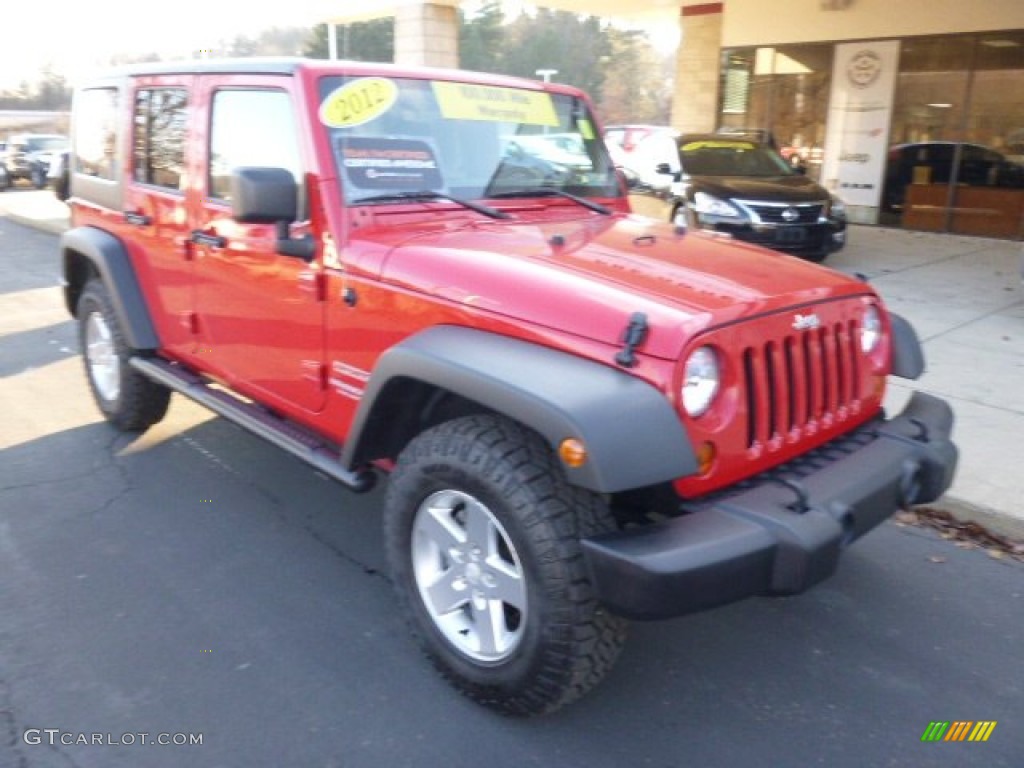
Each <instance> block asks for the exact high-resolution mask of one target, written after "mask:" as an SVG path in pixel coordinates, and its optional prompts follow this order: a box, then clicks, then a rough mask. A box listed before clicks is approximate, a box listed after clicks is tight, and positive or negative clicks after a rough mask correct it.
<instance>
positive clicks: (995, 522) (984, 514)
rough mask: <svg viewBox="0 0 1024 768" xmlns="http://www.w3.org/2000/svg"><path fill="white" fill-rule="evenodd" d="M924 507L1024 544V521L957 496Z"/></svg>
mask: <svg viewBox="0 0 1024 768" xmlns="http://www.w3.org/2000/svg"><path fill="white" fill-rule="evenodd" d="M920 506H922V507H934V508H936V509H942V510H945V511H946V512H949V514H951V515H952V516H953V517H954V518H956V519H957V520H959V521H960V522H969V523H978V524H979V525H981V526H983V527H984V528H987V529H988V530H989V531H991V532H992V533H996V534H999V535H1000V536H1003V537H1005V538H1007V539H1010V540H1011V541H1014V542H1024V519H1021V518H1019V517H1014V516H1012V515H1008V514H1006V513H1005V512H999V511H997V510H994V509H991V508H989V507H981V506H978V505H977V504H972V503H971V502H969V501H964V500H963V499H958V498H957V497H955V496H943V497H941V498H939V499H937V500H936V501H933V502H931V503H929V504H922V505H920Z"/></svg>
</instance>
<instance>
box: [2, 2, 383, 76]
mask: <svg viewBox="0 0 1024 768" xmlns="http://www.w3.org/2000/svg"><path fill="white" fill-rule="evenodd" d="M359 5H365V2H353V0H285V1H284V2H259V0H255V1H254V0H22V1H21V2H11V0H6V2H4V3H3V6H2V8H3V13H2V25H3V27H4V39H3V45H2V46H0V89H4V88H14V87H17V85H18V84H19V83H21V82H22V81H24V80H28V81H29V82H34V81H36V80H38V79H39V75H40V73H41V72H42V71H43V69H44V68H45V67H46V66H48V65H49V66H51V67H52V68H53V70H54V71H56V72H58V73H60V74H63V75H64V76H65V77H67V78H68V80H69V81H71V82H74V80H75V79H76V78H77V77H83V76H88V75H89V74H90V72H91V71H95V70H96V69H101V68H103V67H104V66H105V65H107V64H108V62H109V61H110V58H111V57H112V56H114V55H116V54H132V53H134V54H142V53H147V52H150V51H155V52H157V53H159V54H161V55H162V56H164V57H165V58H167V57H171V56H175V55H178V56H183V55H187V54H188V53H189V52H190V51H193V50H199V49H202V48H207V47H213V46H215V45H216V44H217V43H218V42H219V41H220V40H230V39H232V38H234V37H235V36H236V35H255V34H256V33H258V32H260V31H261V30H263V29H267V28H269V27H273V26H279V27H280V26H310V27H312V26H313V25H314V24H316V23H317V21H322V20H323V19H324V18H325V16H328V15H330V14H331V13H332V12H336V11H337V9H338V8H339V7H345V6H349V7H353V6H359Z"/></svg>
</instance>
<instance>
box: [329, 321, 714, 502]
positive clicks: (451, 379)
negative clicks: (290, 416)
mask: <svg viewBox="0 0 1024 768" xmlns="http://www.w3.org/2000/svg"><path fill="white" fill-rule="evenodd" d="M403 380H404V381H415V382H418V383H422V384H425V385H428V386H431V387H436V388H437V389H439V390H442V391H446V392H450V393H453V394H455V395H457V396H459V397H461V398H464V399H466V400H468V401H471V402H474V403H476V404H479V405H480V406H482V407H484V408H486V409H488V410H490V411H493V412H495V413H500V414H503V415H505V416H507V417H508V418H510V419H513V420H515V421H517V422H519V423H521V424H523V425H525V426H526V427H529V428H530V429H533V430H534V431H535V432H537V433H539V434H540V435H541V436H542V437H543V438H544V439H545V440H546V441H547V442H548V444H549V445H550V446H551V447H552V449H556V450H557V448H558V446H559V444H560V443H561V442H562V441H563V440H565V439H566V438H570V437H574V438H577V439H579V440H581V441H582V442H583V443H584V445H585V446H586V448H587V452H588V455H589V458H588V460H587V462H586V463H585V464H584V465H583V466H582V467H575V468H574V467H569V466H565V465H564V464H563V467H564V469H565V473H566V477H567V479H568V480H569V482H570V483H572V484H574V485H577V486H581V487H583V488H588V489H590V490H593V491H596V492H600V493H615V492H618V491H624V490H629V489H633V488H641V487H645V486H650V485H656V484H659V483H664V482H668V481H670V480H673V479H675V478H678V477H684V476H686V475H691V474H694V473H695V472H696V471H697V466H698V464H697V460H696V458H695V456H694V452H693V447H692V445H691V443H690V441H689V439H688V437H687V435H686V431H685V428H684V426H683V424H682V422H681V421H680V419H679V416H678V414H676V412H675V410H674V409H673V407H672V404H671V403H670V402H669V400H668V399H667V398H666V397H665V395H664V394H663V393H662V392H659V391H658V390H657V389H656V388H655V387H654V386H652V385H651V384H649V383H647V382H646V381H644V380H642V379H639V378H637V377H636V376H632V375H630V374H628V373H626V372H624V371H622V370H620V369H617V368H614V367H612V366H606V365H601V364H600V363H597V362H594V361H593V360H588V359H585V358H581V357H577V356H575V355H572V354H569V353H566V352H562V351H559V350H557V349H552V348H549V347H545V346H541V345H539V344H534V343H531V342H528V341H523V340H520V339H514V338H509V337H506V336H500V335H497V334H494V333H489V332H486V331H479V330H474V329H471V328H464V327H458V326H435V327H433V328H429V329H427V330H424V331H421V332H419V333H417V334H415V335H413V336H411V337H409V338H407V339H405V340H403V341H402V342H400V343H399V344H397V345H395V346H394V347H392V348H391V349H389V350H388V351H386V352H385V353H384V354H383V355H381V357H380V359H379V361H378V363H377V365H376V367H375V368H374V371H373V373H372V375H371V376H370V379H369V381H368V383H367V387H366V390H365V392H364V394H363V397H362V399H361V402H360V404H359V408H358V410H357V411H356V415H355V418H354V421H353V425H352V429H351V431H350V434H349V440H348V441H346V444H345V450H344V452H343V455H342V463H343V464H344V465H345V466H354V465H356V464H359V463H362V462H365V461H368V460H372V459H375V458H381V456H375V455H372V454H373V452H374V451H375V450H379V449H380V448H381V444H380V440H379V438H375V437H374V436H373V432H374V430H375V429H376V428H381V427H383V425H384V424H386V423H387V419H388V418H389V416H390V417H392V418H393V417H394V416H395V414H394V411H393V409H392V407H391V406H390V405H389V402H391V403H393V401H390V400H389V397H387V396H385V397H381V395H382V393H384V392H385V391H386V389H387V388H388V387H389V386H390V385H392V384H394V383H395V382H401V381H403ZM389 411H390V413H389ZM392 447H394V446H392Z"/></svg>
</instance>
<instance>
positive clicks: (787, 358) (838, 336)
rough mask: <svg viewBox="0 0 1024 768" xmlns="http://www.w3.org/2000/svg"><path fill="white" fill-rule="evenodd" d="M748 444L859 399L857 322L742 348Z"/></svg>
mask: <svg viewBox="0 0 1024 768" xmlns="http://www.w3.org/2000/svg"><path fill="white" fill-rule="evenodd" d="M742 360H743V366H742V367H743V378H744V387H745V390H746V400H747V414H748V421H747V447H748V448H749V447H752V446H754V445H755V444H764V443H767V442H768V441H770V440H772V439H775V438H778V437H782V436H784V435H785V434H786V433H788V432H790V431H792V430H794V429H801V428H803V427H805V426H807V425H808V424H811V423H817V422H820V421H821V420H822V419H824V418H825V417H826V416H828V415H831V414H835V413H836V412H837V411H839V410H840V409H843V408H846V407H847V406H849V405H850V403H852V402H853V401H854V400H857V399H859V398H860V394H861V393H860V392H859V391H858V389H859V381H860V373H859V370H858V366H859V365H860V359H859V355H858V350H857V328H856V323H854V322H853V321H849V322H847V323H838V322H837V323H832V324H828V325H822V326H820V327H818V328H813V329H810V330H806V331H802V332H797V333H794V334H790V335H787V336H785V337H784V338H781V339H773V340H771V341H768V342H765V343H764V344H762V345H760V346H757V347H747V348H746V349H745V350H744V351H743V358H742Z"/></svg>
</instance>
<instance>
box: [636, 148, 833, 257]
mask: <svg viewBox="0 0 1024 768" xmlns="http://www.w3.org/2000/svg"><path fill="white" fill-rule="evenodd" d="M661 141H662V146H660V147H659V148H658V150H657V151H654V152H647V153H643V152H640V150H639V148H638V149H637V151H636V152H635V153H634V154H635V155H636V156H637V157H645V158H648V160H647V163H648V164H649V165H651V167H650V168H647V167H644V168H632V169H628V168H627V169H625V171H626V177H627V183H628V184H629V187H630V200H631V203H632V204H633V208H634V210H636V211H637V212H639V213H644V214H647V215H653V216H656V217H658V218H665V219H669V220H671V221H674V222H675V223H676V224H678V225H682V226H687V227H691V228H701V229H711V230H715V231H718V232H724V233H728V234H730V235H732V236H733V237H735V238H736V239H737V240H745V241H747V242H750V243H756V244H758V245H763V246H765V247H767V248H772V249H774V250H777V251H784V252H786V253H790V254H792V255H794V256H800V257H802V258H804V259H807V260H808V261H823V260H824V259H825V257H826V256H828V254H830V253H833V252H834V251H837V250H839V249H840V248H842V247H843V246H844V245H845V244H846V210H845V207H844V206H843V203H842V201H841V200H840V199H839V198H837V197H834V196H833V195H830V194H829V193H828V191H827V190H826V189H825V188H824V187H822V186H821V185H819V184H817V183H816V182H815V181H814V180H812V179H810V178H808V177H807V176H805V175H804V173H803V172H802V171H801V170H799V169H795V168H793V167H792V166H791V165H790V164H789V163H788V162H786V160H785V159H784V158H783V157H782V156H781V155H780V154H779V153H778V152H776V151H775V150H774V149H773V148H772V147H771V146H770V145H769V144H766V143H763V142H761V141H759V140H757V139H751V138H746V137H737V136H728V135H723V134H714V133H712V134H687V135H683V136H677V137H675V138H674V139H670V140H667V141H666V140H665V139H662V140H661ZM630 171H632V172H633V173H630Z"/></svg>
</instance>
